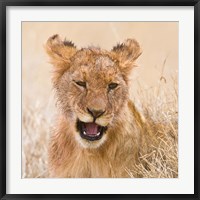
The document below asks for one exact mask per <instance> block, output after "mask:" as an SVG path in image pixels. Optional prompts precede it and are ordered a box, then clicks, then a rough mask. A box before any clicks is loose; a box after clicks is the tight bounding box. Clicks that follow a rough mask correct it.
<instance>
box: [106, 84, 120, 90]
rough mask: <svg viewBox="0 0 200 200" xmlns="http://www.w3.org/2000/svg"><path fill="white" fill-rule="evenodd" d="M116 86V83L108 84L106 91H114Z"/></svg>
mask: <svg viewBox="0 0 200 200" xmlns="http://www.w3.org/2000/svg"><path fill="white" fill-rule="evenodd" d="M117 86H118V84H117V83H110V84H109V85H108V89H109V90H113V89H115V88H116V87H117Z"/></svg>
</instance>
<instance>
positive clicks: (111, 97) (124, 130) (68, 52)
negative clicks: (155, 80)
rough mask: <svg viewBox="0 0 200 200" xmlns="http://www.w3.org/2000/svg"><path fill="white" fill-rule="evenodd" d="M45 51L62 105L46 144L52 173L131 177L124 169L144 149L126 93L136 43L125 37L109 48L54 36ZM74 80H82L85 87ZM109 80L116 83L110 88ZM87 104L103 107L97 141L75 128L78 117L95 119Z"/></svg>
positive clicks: (136, 114)
mask: <svg viewBox="0 0 200 200" xmlns="http://www.w3.org/2000/svg"><path fill="white" fill-rule="evenodd" d="M46 50H47V53H48V54H49V56H50V58H51V62H52V64H53V65H54V69H55V73H54V76H53V85H54V88H55V91H56V96H57V100H58V105H59V108H60V110H61V115H60V117H59V119H58V122H57V124H56V127H55V129H54V130H53V134H52V137H51V140H50V145H49V169H50V173H51V176H52V177H129V175H128V173H127V170H126V169H132V168H133V166H134V165H135V164H136V163H137V162H138V155H139V153H140V151H145V149H146V145H145V144H146V142H145V135H144V132H145V126H146V125H145V122H144V121H143V119H142V117H141V115H140V113H139V112H138V111H137V109H136V107H135V105H134V104H133V102H131V101H130V99H129V94H128V89H129V85H128V76H129V74H130V71H131V70H132V68H133V67H134V65H135V64H134V62H135V60H136V59H137V58H138V57H139V55H140V54H141V49H140V47H139V44H138V43H137V42H136V41H135V40H131V39H128V40H126V41H125V42H124V43H122V44H119V45H117V46H116V47H114V48H113V49H112V50H111V51H106V50H102V49H100V48H95V47H88V48H83V49H79V50H78V49H77V48H76V47H75V46H74V45H73V44H72V43H71V42H68V41H61V39H60V38H59V36H58V35H54V36H52V37H51V38H49V40H48V41H47V44H46ZM76 81H84V82H86V87H85V88H84V87H80V86H78V85H77V84H76ZM112 82H115V83H118V87H116V88H115V89H113V90H108V85H109V84H110V83H112ZM87 108H92V109H95V110H103V111H105V113H104V114H103V115H102V116H100V117H99V118H97V119H96V121H95V123H97V124H99V125H101V126H107V127H108V129H107V131H106V133H105V134H104V135H103V137H102V139H100V140H97V141H88V140H85V139H83V138H81V137H80V135H79V133H78V131H77V129H76V121H77V119H79V120H81V121H84V122H92V121H93V118H92V117H91V115H90V114H89V113H88V111H87ZM143 144H144V145H143ZM135 176H137V174H135Z"/></svg>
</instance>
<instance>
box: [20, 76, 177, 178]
mask: <svg viewBox="0 0 200 200" xmlns="http://www.w3.org/2000/svg"><path fill="white" fill-rule="evenodd" d="M167 81H168V80H166V79H165V77H164V76H163V75H162V74H161V76H160V80H158V84H157V85H156V86H155V87H151V88H148V89H144V87H143V85H142V84H141V83H139V82H138V83H137V84H138V85H139V87H138V88H139V89H138V90H137V91H136V93H137V98H133V101H134V102H135V104H136V106H137V108H138V109H139V110H140V112H141V113H143V115H144V116H145V118H146V122H147V124H148V130H147V131H148V132H153V134H155V135H160V134H159V133H162V135H163V137H159V136H158V137H156V140H157V141H156V144H157V145H156V146H155V145H154V144H149V151H148V154H144V155H143V154H141V155H140V162H139V164H138V165H136V166H135V167H134V168H133V169H126V171H127V173H128V174H129V175H130V177H133V174H136V173H137V174H138V175H139V177H144V178H176V177H178V86H177V76H173V77H171V80H170V83H172V84H171V86H170V87H168V84H166V82H167ZM46 109H47V106H46V104H45V103H43V104H42V103H37V104H35V105H33V104H28V102H27V101H26V102H25V104H23V124H22V127H23V129H22V130H23V131H22V164H23V169H22V177H23V178H47V177H48V163H47V156H48V152H47V148H48V139H49V136H50V130H51V126H52V124H53V121H54V120H53V116H54V112H53V111H52V112H50V113H52V115H46V114H45V113H46ZM147 166H148V167H147Z"/></svg>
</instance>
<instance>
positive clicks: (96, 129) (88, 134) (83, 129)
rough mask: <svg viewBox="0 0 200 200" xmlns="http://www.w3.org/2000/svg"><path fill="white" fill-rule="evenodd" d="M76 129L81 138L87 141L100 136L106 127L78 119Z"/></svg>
mask: <svg viewBox="0 0 200 200" xmlns="http://www.w3.org/2000/svg"><path fill="white" fill-rule="evenodd" d="M77 129H78V130H79V132H80V136H81V137H82V138H84V139H86V140H89V141H95V140H99V139H101V138H102V136H103V134H104V133H105V131H106V130H107V127H104V126H99V125H98V124H96V123H94V122H91V123H85V122H81V121H80V120H78V121H77Z"/></svg>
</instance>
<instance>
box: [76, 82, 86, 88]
mask: <svg viewBox="0 0 200 200" xmlns="http://www.w3.org/2000/svg"><path fill="white" fill-rule="evenodd" d="M75 83H76V84H77V85H79V86H81V87H84V88H86V82H83V81H75Z"/></svg>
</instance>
